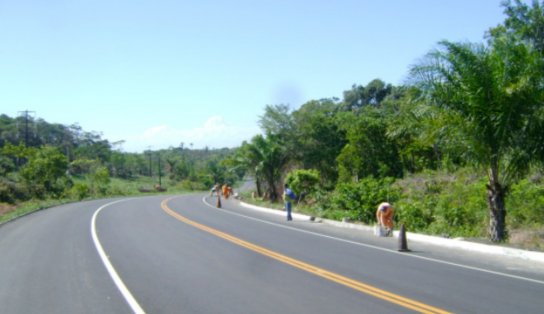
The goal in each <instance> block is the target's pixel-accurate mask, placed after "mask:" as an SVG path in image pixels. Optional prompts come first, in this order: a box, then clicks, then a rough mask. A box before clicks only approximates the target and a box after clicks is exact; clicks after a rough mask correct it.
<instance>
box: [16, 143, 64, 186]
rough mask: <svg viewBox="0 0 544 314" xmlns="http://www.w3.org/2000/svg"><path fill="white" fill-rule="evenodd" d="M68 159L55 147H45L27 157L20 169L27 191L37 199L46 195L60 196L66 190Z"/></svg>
mask: <svg viewBox="0 0 544 314" xmlns="http://www.w3.org/2000/svg"><path fill="white" fill-rule="evenodd" d="M67 170H68V159H67V158H66V156H64V155H63V154H62V153H61V152H60V151H59V150H58V148H56V147H52V146H45V147H43V148H41V149H39V150H37V151H36V153H35V154H33V155H32V156H30V157H29V160H28V163H27V164H26V165H25V166H24V167H23V168H22V169H21V176H22V177H23V178H24V180H25V181H26V184H27V186H28V188H29V190H30V191H31V192H32V193H33V194H34V195H35V196H37V197H44V196H46V195H47V194H53V195H54V196H57V197H58V196H60V194H61V193H62V191H64V189H65V188H66V184H67V182H68V178H67V177H66V172H67Z"/></svg>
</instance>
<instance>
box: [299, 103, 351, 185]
mask: <svg viewBox="0 0 544 314" xmlns="http://www.w3.org/2000/svg"><path fill="white" fill-rule="evenodd" d="M338 109H339V105H338V104H337V103H335V102H334V101H333V100H330V99H323V100H319V101H318V100H312V101H309V102H307V103H305V104H304V105H302V107H301V108H300V109H299V110H297V111H295V112H293V118H294V124H295V126H294V134H293V137H294V140H295V141H296V149H295V150H294V151H293V158H294V159H295V160H296V161H298V162H300V163H301V164H302V168H304V169H317V170H319V172H320V174H321V176H322V177H321V179H322V181H323V182H322V183H324V184H325V185H327V186H334V184H335V183H336V180H337V177H338V169H337V166H336V157H337V156H338V154H340V151H341V150H342V148H343V147H344V145H345V144H346V139H345V138H346V136H345V132H344V131H343V130H342V129H341V128H340V127H339V126H338V124H337V123H336V114H337V112H338Z"/></svg>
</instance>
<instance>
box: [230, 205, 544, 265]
mask: <svg viewBox="0 0 544 314" xmlns="http://www.w3.org/2000/svg"><path fill="white" fill-rule="evenodd" d="M240 205H241V206H243V207H246V208H250V209H253V210H257V211H260V212H266V213H269V214H275V215H281V216H285V211H283V210H278V209H270V208H265V207H260V206H255V205H251V204H247V203H244V202H242V201H240ZM292 216H293V218H294V219H298V220H310V216H307V215H302V214H297V213H293V214H292ZM318 221H321V222H323V223H326V224H329V225H333V226H336V227H340V228H350V229H357V230H363V231H373V229H374V228H373V227H372V226H367V225H360V224H353V223H349V222H340V221H335V220H329V219H320V218H319V219H318ZM393 235H394V236H395V237H397V238H398V236H399V231H395V232H394V233H393ZM406 238H407V240H410V241H416V242H423V243H428V244H434V245H439V246H442V247H450V248H459V249H464V250H467V251H474V252H480V253H487V254H494V255H503V256H509V257H516V258H520V259H524V260H530V261H535V262H540V263H544V252H535V251H527V250H521V249H514V248H507V247H502V246H498V245H488V244H481V243H474V242H469V241H464V240H461V239H446V238H441V237H434V236H429V235H424V234H418V233H412V232H407V233H406Z"/></svg>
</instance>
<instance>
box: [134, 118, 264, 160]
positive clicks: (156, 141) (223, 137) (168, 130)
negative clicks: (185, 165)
mask: <svg viewBox="0 0 544 314" xmlns="http://www.w3.org/2000/svg"><path fill="white" fill-rule="evenodd" d="M258 133H259V129H258V128H257V126H251V127H239V126H232V125H230V124H228V123H227V122H226V121H225V119H224V118H223V117H222V116H211V117H209V118H208V119H207V120H206V121H204V123H203V124H202V125H201V126H199V127H196V128H193V129H183V128H178V127H174V126H171V125H157V126H153V127H150V128H148V129H146V130H144V131H143V132H142V134H141V135H139V136H133V137H131V138H129V139H127V141H126V143H125V145H124V147H123V149H124V150H125V151H131V152H134V151H138V152H141V151H144V150H146V149H149V148H151V149H153V150H156V149H162V148H168V147H178V146H179V145H180V143H184V145H185V147H187V148H191V144H192V148H195V149H196V148H204V147H206V146H207V147H209V148H223V147H236V146H240V145H241V144H242V142H243V141H244V140H250V139H251V138H252V137H253V136H255V135H256V134H258Z"/></svg>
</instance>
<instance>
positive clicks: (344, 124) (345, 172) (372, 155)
mask: <svg viewBox="0 0 544 314" xmlns="http://www.w3.org/2000/svg"><path fill="white" fill-rule="evenodd" d="M338 121H339V126H340V127H341V128H343V129H344V131H345V132H346V138H347V144H346V145H345V146H344V148H343V149H342V151H341V153H340V154H339V155H338V157H337V159H336V160H337V162H338V169H339V181H340V182H350V181H358V180H359V179H362V178H364V177H368V176H372V177H376V178H378V177H384V176H392V177H398V176H401V175H402V164H401V162H400V160H399V157H398V156H399V154H398V152H397V147H396V144H395V143H394V142H393V141H392V140H391V139H390V138H389V137H388V136H387V125H388V124H387V119H386V116H385V115H384V113H383V112H381V111H380V110H379V109H378V108H374V107H367V108H364V109H363V110H362V111H361V112H360V114H358V115H356V114H353V113H351V112H344V113H343V114H342V115H340V116H339V118H338Z"/></svg>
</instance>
